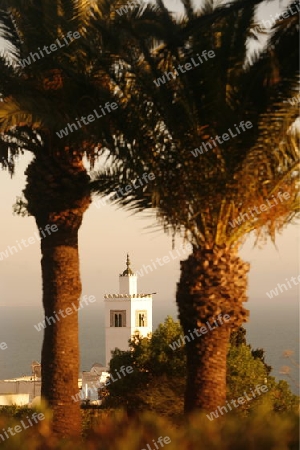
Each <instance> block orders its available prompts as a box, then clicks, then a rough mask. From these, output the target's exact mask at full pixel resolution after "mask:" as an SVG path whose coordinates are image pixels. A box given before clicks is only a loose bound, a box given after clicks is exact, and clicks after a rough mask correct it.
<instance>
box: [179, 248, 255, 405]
mask: <svg viewBox="0 0 300 450" xmlns="http://www.w3.org/2000/svg"><path fill="white" fill-rule="evenodd" d="M248 270H249V264H248V263H244V262H243V261H241V259H240V258H238V256H237V255H236V254H235V252H233V251H232V250H230V249H228V248H227V249H226V248H220V247H214V249H194V252H193V253H192V254H191V255H190V257H189V258H188V259H187V260H186V261H183V262H182V263H181V278H180V282H179V283H178V287H177V296H176V300H177V304H178V308H179V318H180V322H181V325H182V327H183V330H184V334H185V335H186V336H188V337H189V338H190V342H188V339H187V338H186V339H185V340H186V344H187V345H186V351H187V373H188V375H187V385H186V393H185V412H186V413H188V412H190V411H192V410H194V409H196V408H199V409H203V410H206V411H213V410H215V409H216V408H217V407H218V406H222V405H224V403H225V400H226V356H227V351H228V343H229V337H230V332H231V330H232V327H238V326H239V325H240V324H241V323H243V322H244V321H245V320H246V317H247V311H246V310H245V309H244V308H243V305H242V303H243V302H245V301H247V296H246V289H247V272H248ZM219 314H221V315H222V316H221V317H224V315H225V314H228V315H229V316H230V320H229V321H228V322H225V321H223V324H222V323H221V320H222V319H219V320H217V317H218V315H219ZM214 321H215V323H213V322H214ZM207 322H209V325H208V323H207ZM203 326H204V327H205V328H206V329H207V332H206V333H201V330H199V328H200V327H203ZM195 329H197V332H198V334H199V333H201V336H199V337H197V335H196V333H195V332H194V330H195Z"/></svg>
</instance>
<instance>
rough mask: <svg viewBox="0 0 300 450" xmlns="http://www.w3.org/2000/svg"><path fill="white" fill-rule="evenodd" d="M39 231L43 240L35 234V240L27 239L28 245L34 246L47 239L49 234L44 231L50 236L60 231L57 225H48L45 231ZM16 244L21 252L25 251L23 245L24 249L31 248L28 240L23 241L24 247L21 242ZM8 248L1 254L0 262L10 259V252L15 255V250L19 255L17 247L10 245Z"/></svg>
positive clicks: (32, 238)
mask: <svg viewBox="0 0 300 450" xmlns="http://www.w3.org/2000/svg"><path fill="white" fill-rule="evenodd" d="M39 230H40V234H41V235H42V238H41V237H40V236H39V235H38V234H37V232H35V233H34V236H35V238H34V237H33V236H31V237H29V238H27V241H28V244H30V245H32V244H34V243H35V242H36V240H37V241H41V240H42V239H43V238H46V237H47V234H46V233H44V231H47V233H48V236H49V235H50V234H51V232H52V233H56V231H58V227H57V225H49V224H47V225H46V226H45V229H44V230H43V229H42V228H39ZM35 239H36V240H35ZM16 243H17V245H18V247H19V249H20V250H23V248H22V245H23V246H24V248H27V247H28V246H29V245H27V242H26V239H21V243H22V245H21V244H20V242H19V241H16ZM6 248H7V250H5V251H4V252H0V261H2V260H3V259H4V258H8V257H9V252H10V254H11V255H13V254H14V253H13V250H14V252H15V253H19V250H18V249H17V247H16V246H15V245H12V246H11V247H10V246H9V245H8V246H7V247H6ZM3 257H4V258H3Z"/></svg>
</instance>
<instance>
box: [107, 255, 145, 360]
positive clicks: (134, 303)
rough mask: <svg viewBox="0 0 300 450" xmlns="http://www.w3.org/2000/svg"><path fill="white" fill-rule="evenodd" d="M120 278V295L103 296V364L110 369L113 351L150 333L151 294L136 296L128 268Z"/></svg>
mask: <svg viewBox="0 0 300 450" xmlns="http://www.w3.org/2000/svg"><path fill="white" fill-rule="evenodd" d="M126 266H127V268H126V269H125V270H124V272H123V273H121V274H120V276H119V294H105V295H104V302H105V359H106V360H105V365H106V367H107V368H108V367H109V361H110V359H111V352H112V350H115V348H119V349H120V350H123V351H124V350H128V349H129V346H128V341H129V339H130V338H131V337H132V336H133V335H134V334H135V333H136V332H139V334H140V335H141V336H143V337H147V335H148V334H149V333H152V294H144V293H138V290H137V276H136V275H135V274H134V272H133V271H132V269H131V267H130V260H129V255H128V254H127V261H126Z"/></svg>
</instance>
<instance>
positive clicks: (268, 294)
mask: <svg viewBox="0 0 300 450" xmlns="http://www.w3.org/2000/svg"><path fill="white" fill-rule="evenodd" d="M295 280H298V281H299V283H300V275H298V278H296V277H291V281H292V282H293V283H294V286H298V285H299V283H296V281H295ZM286 282H287V284H288V286H289V288H290V289H292V287H293V286H291V285H290V282H289V280H288V279H287V278H286ZM277 286H278V287H279V289H280V292H281V293H282V292H283V289H282V286H284V288H285V290H286V291H287V290H288V288H287V286H286V284H285V283H282V284H280V283H277ZM266 294H267V296H268V297H269V298H273V297H274V296H275V297H276V296H277V295H279V292H278V288H277V287H276V288H274V289H271V290H270V292H266Z"/></svg>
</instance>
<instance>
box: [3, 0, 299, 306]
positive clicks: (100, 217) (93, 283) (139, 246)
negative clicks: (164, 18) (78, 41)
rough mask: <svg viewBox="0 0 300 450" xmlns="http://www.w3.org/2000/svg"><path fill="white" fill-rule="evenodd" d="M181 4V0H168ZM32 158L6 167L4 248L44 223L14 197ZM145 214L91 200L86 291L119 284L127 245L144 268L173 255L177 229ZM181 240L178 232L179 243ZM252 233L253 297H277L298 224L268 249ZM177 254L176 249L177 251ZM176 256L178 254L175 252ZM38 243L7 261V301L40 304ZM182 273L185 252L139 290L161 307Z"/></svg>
mask: <svg viewBox="0 0 300 450" xmlns="http://www.w3.org/2000/svg"><path fill="white" fill-rule="evenodd" d="M169 4H170V5H171V4H172V5H174V8H172V9H176V8H177V5H178V4H179V2H178V1H173V2H169ZM278 4H279V2H277V1H274V2H272V1H271V2H269V4H268V9H265V10H264V11H263V15H261V16H260V18H263V17H264V18H266V19H267V18H268V16H270V14H273V15H275V14H276V12H277V11H278ZM29 160H30V156H29V155H25V156H24V157H22V158H21V159H20V163H19V164H18V167H17V172H16V175H15V177H14V178H13V179H10V176H9V175H8V173H7V172H5V171H1V170H0V196H1V206H0V211H1V234H0V252H1V251H4V250H5V249H6V248H7V246H8V245H10V246H12V245H15V244H16V241H17V240H18V241H19V242H20V241H21V239H28V238H29V237H31V236H34V233H35V232H36V230H37V228H36V225H35V221H34V219H33V218H32V217H26V218H22V217H18V216H14V215H13V214H12V205H13V204H14V203H15V200H16V197H17V196H19V195H20V194H21V191H22V189H23V188H24V186H25V175H24V170H25V169H26V167H27V165H28V162H29ZM155 222H156V221H155V216H153V218H152V219H150V218H146V217H145V215H141V214H140V215H134V216H132V215H131V214H130V213H128V212H125V211H123V210H120V209H117V208H116V207H112V206H108V205H107V206H102V207H101V208H100V209H97V208H96V206H95V204H92V205H91V206H90V208H89V210H88V211H87V213H86V214H85V216H84V221H83V225H82V227H81V229H80V233H79V251H80V260H81V274H82V283H83V294H89V295H91V294H93V295H95V296H96V297H97V298H98V299H99V300H100V301H102V296H103V293H109V292H117V290H118V275H119V273H120V272H121V271H122V270H124V268H125V259H126V253H127V252H129V253H130V257H131V261H132V266H133V268H134V269H140V268H141V267H142V266H143V264H151V259H152V260H155V259H156V258H158V257H159V258H161V257H163V256H165V255H169V252H170V251H172V241H171V237H168V236H166V235H165V234H164V233H163V231H160V232H159V231H154V230H149V229H147V227H148V226H150V225H154V224H155ZM181 244H182V241H181V240H180V239H179V238H177V240H176V243H175V248H179V247H180V245H181ZM252 244H253V240H252V239H249V240H248V241H247V243H246V244H245V245H244V247H243V248H242V250H241V252H240V255H241V257H242V258H243V259H244V260H246V261H249V262H250V263H251V272H250V276H249V295H250V300H251V304H253V305H254V304H256V305H258V304H263V303H264V304H268V305H269V306H270V303H272V302H273V300H270V299H268V298H267V296H266V291H269V290H270V289H273V288H274V287H275V286H276V285H277V283H279V282H280V283H283V282H285V278H286V277H287V278H288V279H290V277H291V276H297V275H298V274H299V262H298V250H299V232H298V230H297V228H296V227H295V226H289V227H288V228H287V229H286V230H285V231H284V232H283V234H282V236H279V237H278V239H277V247H278V250H277V249H275V247H274V246H273V244H271V243H268V244H267V245H266V246H264V248H263V249H262V250H259V249H253V248H252ZM172 254H173V255H175V256H176V252H175V251H173V253H172ZM175 256H174V258H175ZM40 258H41V255H40V249H39V243H38V242H36V243H35V244H32V245H30V246H29V247H28V248H26V249H23V250H20V251H19V253H18V254H15V255H13V256H9V258H7V259H5V260H2V261H0V306H5V305H11V306H19V305H24V304H25V305H37V307H40V305H41V269H40ZM178 278H179V258H177V259H176V260H173V261H171V262H170V263H168V264H166V265H164V266H163V267H159V268H158V269H157V270H154V271H153V272H152V273H149V274H148V275H145V276H144V277H142V278H140V280H139V281H138V283H139V289H138V290H139V291H140V292H157V295H156V296H155V302H154V305H156V306H155V307H162V306H163V304H164V305H165V307H166V309H168V307H170V306H171V304H173V307H174V296H175V291H176V282H177V281H178ZM296 295H297V287H293V288H292V289H289V290H288V291H287V292H284V293H283V294H281V295H280V296H278V298H277V299H276V301H277V300H278V301H289V299H292V298H295V297H296Z"/></svg>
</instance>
